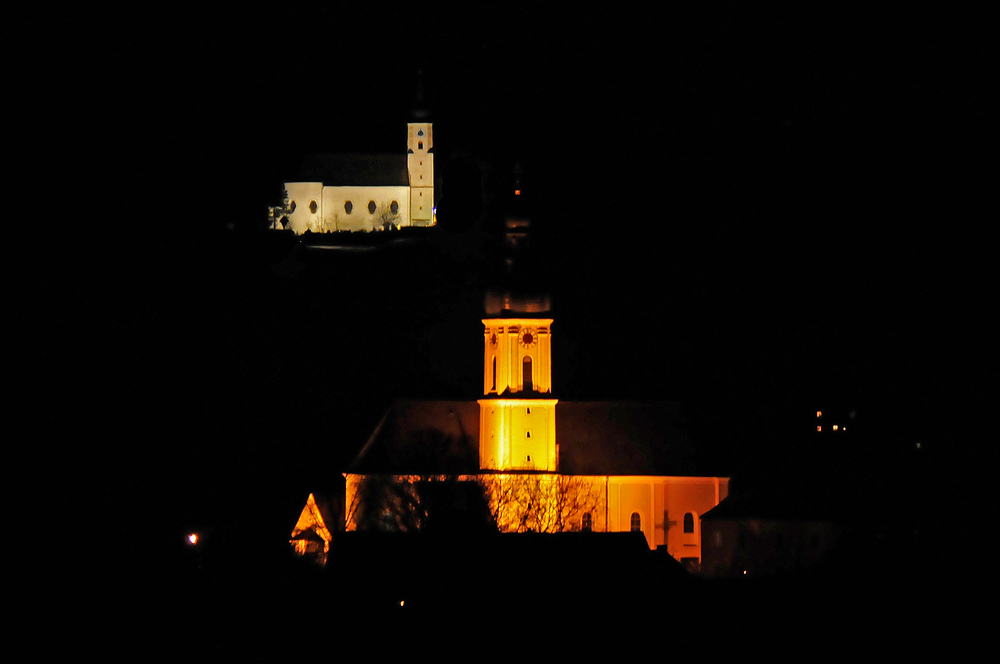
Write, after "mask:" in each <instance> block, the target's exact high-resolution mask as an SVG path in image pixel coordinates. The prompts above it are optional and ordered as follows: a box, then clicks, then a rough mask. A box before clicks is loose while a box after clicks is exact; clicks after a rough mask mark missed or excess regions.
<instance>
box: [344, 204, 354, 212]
mask: <svg viewBox="0 0 1000 664" xmlns="http://www.w3.org/2000/svg"><path fill="white" fill-rule="evenodd" d="M353 211H354V203H352V202H350V201H347V202H346V203H344V212H346V213H347V214H350V213H351V212H353Z"/></svg>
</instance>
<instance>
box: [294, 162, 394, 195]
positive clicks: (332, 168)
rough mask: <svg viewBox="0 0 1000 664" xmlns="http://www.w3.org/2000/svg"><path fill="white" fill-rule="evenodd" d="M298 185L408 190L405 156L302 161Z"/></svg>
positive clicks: (298, 172)
mask: <svg viewBox="0 0 1000 664" xmlns="http://www.w3.org/2000/svg"><path fill="white" fill-rule="evenodd" d="M296 181H301V182H322V183H323V184H324V185H326V186H328V187H352V186H353V187H384V186H404V187H406V186H409V184H410V175H409V171H408V170H407V166H406V155H403V154H317V155H312V156H309V157H307V158H306V159H305V160H303V162H302V164H301V166H300V167H299V170H298V171H297V175H296Z"/></svg>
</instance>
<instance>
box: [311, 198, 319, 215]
mask: <svg viewBox="0 0 1000 664" xmlns="http://www.w3.org/2000/svg"><path fill="white" fill-rule="evenodd" d="M318 207H319V206H317V205H316V201H309V211H310V212H312V213H313V214H316V209H317V208H318Z"/></svg>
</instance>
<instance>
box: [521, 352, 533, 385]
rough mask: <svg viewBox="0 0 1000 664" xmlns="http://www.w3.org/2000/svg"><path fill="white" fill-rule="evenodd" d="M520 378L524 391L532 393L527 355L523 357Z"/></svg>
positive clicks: (529, 360) (529, 361)
mask: <svg viewBox="0 0 1000 664" xmlns="http://www.w3.org/2000/svg"><path fill="white" fill-rule="evenodd" d="M521 378H522V379H523V380H522V382H523V383H524V391H525V392H532V391H534V389H535V387H534V385H533V384H532V382H531V357H530V356H528V355H525V356H524V362H523V363H522V364H521Z"/></svg>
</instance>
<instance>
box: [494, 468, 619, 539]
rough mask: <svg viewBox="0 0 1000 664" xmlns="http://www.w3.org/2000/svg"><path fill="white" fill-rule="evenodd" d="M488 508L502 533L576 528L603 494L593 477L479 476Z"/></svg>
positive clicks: (563, 530)
mask: <svg viewBox="0 0 1000 664" xmlns="http://www.w3.org/2000/svg"><path fill="white" fill-rule="evenodd" d="M479 482H480V484H481V486H482V488H483V492H484V494H485V496H486V499H487V502H488V503H489V505H490V511H491V514H492V517H493V520H494V521H495V523H496V524H497V527H498V528H499V529H500V530H501V531H503V532H517V533H523V532H538V533H559V532H566V531H570V530H578V529H579V528H580V524H581V521H582V518H583V515H584V514H585V513H588V512H589V513H591V514H592V515H594V514H596V513H598V510H599V509H600V507H601V505H602V502H603V500H604V494H603V492H602V491H601V487H600V484H599V483H598V482H596V481H595V480H594V478H591V477H587V476H578V475H558V474H510V473H497V474H492V475H481V476H479Z"/></svg>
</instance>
